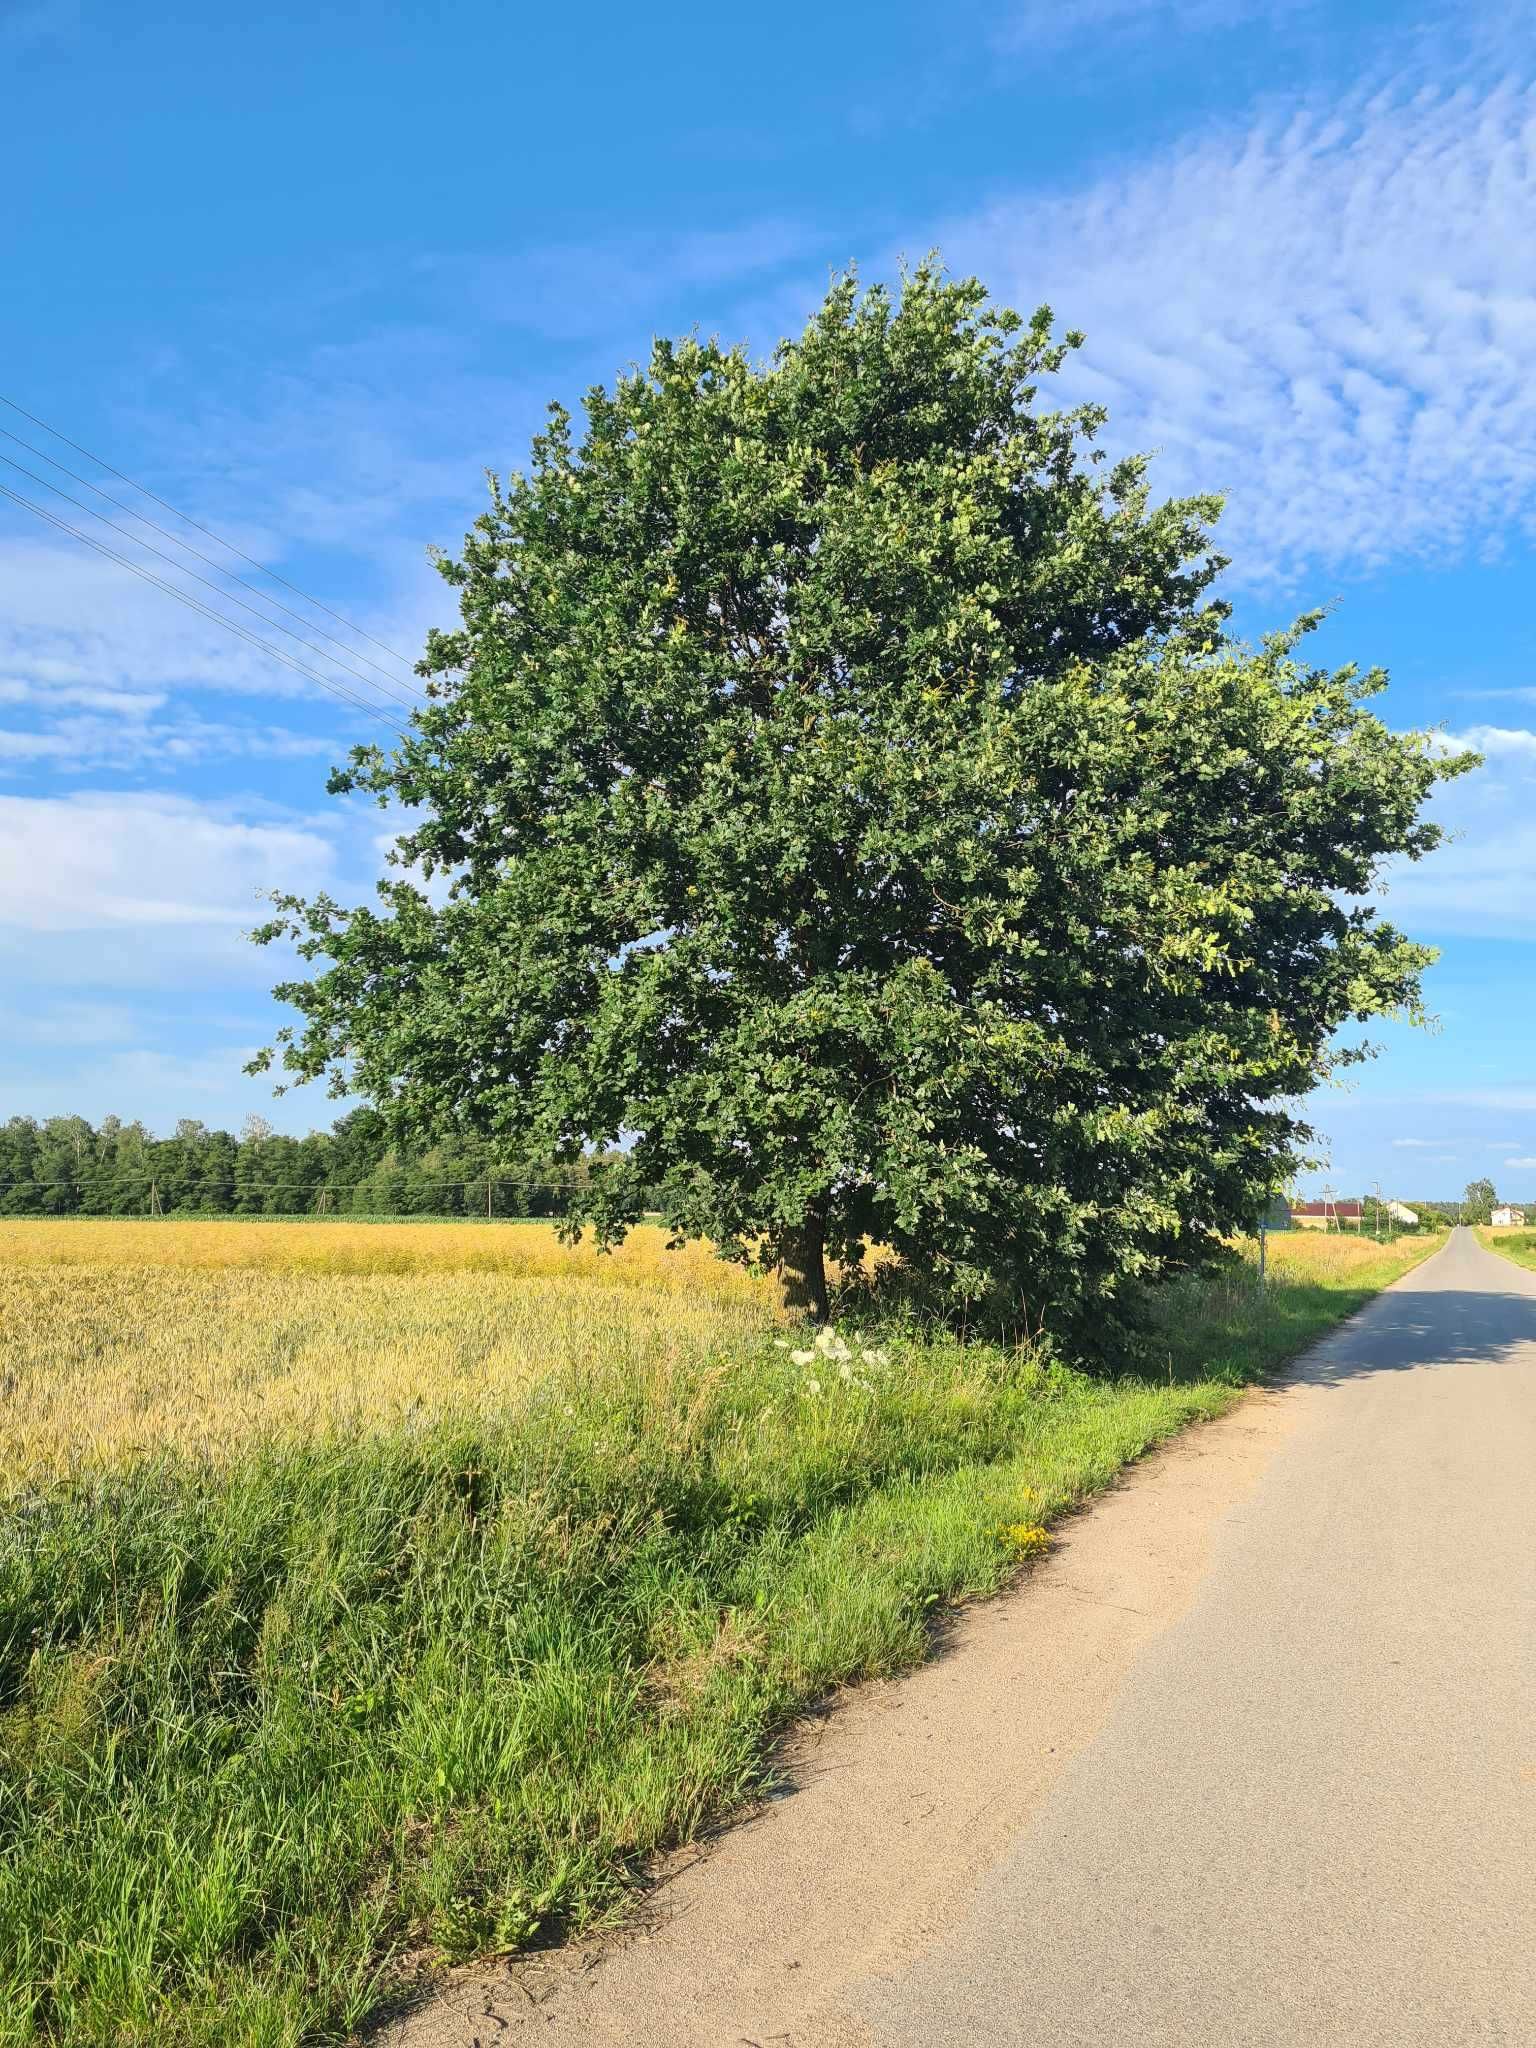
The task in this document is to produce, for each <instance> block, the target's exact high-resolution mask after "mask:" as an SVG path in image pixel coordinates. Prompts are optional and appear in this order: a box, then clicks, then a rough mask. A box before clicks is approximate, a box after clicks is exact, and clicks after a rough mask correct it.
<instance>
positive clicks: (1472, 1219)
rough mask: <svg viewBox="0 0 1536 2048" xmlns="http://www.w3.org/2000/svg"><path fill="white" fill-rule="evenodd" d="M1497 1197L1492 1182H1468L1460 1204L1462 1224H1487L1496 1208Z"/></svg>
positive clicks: (1484, 1180) (1485, 1180) (1486, 1180)
mask: <svg viewBox="0 0 1536 2048" xmlns="http://www.w3.org/2000/svg"><path fill="white" fill-rule="evenodd" d="M1498 1202H1499V1197H1498V1193H1497V1191H1496V1190H1495V1188H1494V1185H1493V1182H1492V1181H1491V1180H1488V1179H1486V1178H1485V1179H1482V1180H1469V1181H1468V1182H1467V1191H1466V1194H1465V1195H1464V1196H1463V1197H1462V1202H1461V1220H1462V1222H1463V1223H1487V1222H1489V1221H1490V1220H1491V1219H1492V1216H1493V1212H1494V1210H1495V1209H1496V1208H1497V1207H1498Z"/></svg>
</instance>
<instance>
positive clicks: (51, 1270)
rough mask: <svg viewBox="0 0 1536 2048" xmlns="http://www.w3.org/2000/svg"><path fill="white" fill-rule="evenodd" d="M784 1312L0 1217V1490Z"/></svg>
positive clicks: (518, 1244) (230, 1235) (499, 1269)
mask: <svg viewBox="0 0 1536 2048" xmlns="http://www.w3.org/2000/svg"><path fill="white" fill-rule="evenodd" d="M1243 1249H1244V1254H1245V1257H1246V1258H1247V1259H1248V1260H1250V1261H1252V1259H1253V1257H1254V1254H1255V1247H1254V1246H1253V1245H1252V1244H1248V1245H1246V1246H1245V1247H1244V1248H1243ZM1389 1256H1390V1255H1389ZM1382 1259H1383V1251H1382V1247H1380V1246H1378V1245H1377V1244H1375V1243H1374V1242H1373V1241H1372V1240H1370V1239H1369V1238H1364V1239H1362V1238H1356V1237H1344V1236H1337V1237H1322V1236H1315V1235H1312V1234H1310V1233H1301V1232H1297V1233H1294V1234H1282V1235H1278V1236H1274V1237H1272V1238H1271V1239H1270V1243H1269V1264H1270V1271H1271V1273H1272V1275H1274V1277H1275V1278H1276V1280H1278V1281H1285V1280H1292V1281H1296V1282H1301V1283H1305V1282H1307V1281H1316V1282H1318V1283H1320V1284H1322V1285H1323V1286H1325V1287H1326V1286H1333V1287H1340V1286H1344V1287H1347V1286H1349V1285H1351V1284H1353V1283H1354V1281H1355V1280H1356V1279H1358V1280H1360V1281H1364V1282H1367V1284H1379V1281H1380V1278H1381V1277H1384V1275H1383V1274H1382V1273H1377V1272H1376V1271H1375V1269H1377V1268H1378V1267H1380V1266H1381V1262H1382ZM1398 1269H1399V1268H1398V1267H1394V1268H1393V1270H1398ZM1222 1298H1223V1299H1224V1298H1225V1294H1224V1293H1223V1296H1222ZM1202 1299H1204V1297H1203V1296H1202ZM776 1301H777V1296H776V1292H775V1290H774V1288H773V1286H772V1284H771V1282H770V1281H769V1280H768V1279H767V1278H766V1277H762V1276H756V1275H753V1274H751V1273H749V1272H747V1271H746V1270H744V1269H743V1268H741V1267H738V1266H730V1265H725V1264H723V1263H722V1262H721V1261H720V1260H718V1259H716V1258H715V1257H714V1256H713V1255H712V1254H711V1252H710V1251H709V1249H708V1247H707V1246H705V1245H701V1244H693V1245H689V1246H687V1247H686V1248H684V1249H683V1250H680V1251H668V1250H667V1248H666V1233H665V1232H664V1231H662V1230H660V1229H657V1228H654V1227H652V1226H642V1227H640V1228H637V1229H636V1230H634V1231H633V1232H632V1233H631V1234H630V1236H629V1238H628V1239H627V1240H626V1242H625V1243H624V1244H623V1245H622V1246H620V1247H619V1249H618V1250H617V1251H615V1252H612V1253H600V1252H598V1251H597V1250H596V1249H595V1248H594V1247H593V1246H592V1245H591V1244H590V1243H583V1244H581V1245H577V1246H567V1245H562V1244H561V1243H560V1241H559V1240H558V1238H557V1237H556V1235H555V1232H554V1228H553V1226H551V1225H549V1224H540V1223H516V1224H510V1223H509V1224H491V1225H487V1224H478V1223H422V1224H412V1223H390V1224H378V1223H309V1222H274V1223H263V1222H260V1221H245V1220H238V1221H208V1222H202V1221H188V1222H181V1221H177V1222H163V1221H155V1222H133V1221H116V1220H111V1221H100V1222H98V1221H94V1220H75V1219H69V1220H63V1221H35V1220H30V1219H29V1220H11V1221H0V1492H3V1491H6V1490H10V1491H15V1490H17V1489H20V1488H24V1487H26V1486H29V1485H32V1484H35V1483H36V1482H37V1481H38V1480H40V1479H46V1478H50V1477H58V1476H62V1475H64V1474H66V1473H79V1472H82V1471H88V1470H90V1469H92V1468H100V1467H103V1466H113V1465H119V1464H122V1463H125V1462H129V1461H131V1460H133V1459H135V1458H139V1457H143V1456H146V1455H150V1454H153V1453H154V1452H157V1451H162V1450H176V1451H189V1452H198V1453H212V1454H215V1455H217V1454H219V1453H221V1452H225V1451H229V1450H232V1449H234V1448H236V1447H238V1446H240V1445H242V1444H250V1443H251V1442H253V1441H255V1440H258V1439H264V1438H270V1437H274V1436H281V1435H285V1434H287V1435H292V1434H299V1435H306V1436H313V1435H317V1434H320V1433H323V1432H330V1431H338V1430H349V1429H355V1428H357V1427H360V1426H371V1425H387V1424H389V1423H391V1422H396V1421H402V1420H409V1419H410V1418H412V1417H421V1418H426V1417H431V1416H441V1415H448V1414H453V1413H464V1414H474V1413H478V1414H485V1413H488V1412H492V1411H494V1410H495V1408H496V1407H497V1406H498V1405H499V1404H504V1403H506V1402H507V1401H508V1400H509V1399H511V1398H512V1397H514V1396H515V1395H517V1394H518V1393H519V1392H520V1391H522V1390H524V1389H526V1388H527V1387H528V1386H529V1385H530V1383H531V1382H532V1381H533V1380H534V1379H536V1378H537V1377H538V1376H539V1375H540V1374H541V1373H544V1372H549V1371H570V1370H573V1369H575V1370H580V1369H583V1368H587V1367H591V1368H597V1367H599V1366H600V1367H601V1368H602V1369H603V1370H605V1371H606V1370H611V1369H614V1368H617V1369H619V1370H621V1371H622V1370H626V1369H637V1370H639V1371H641V1372H647V1371H660V1372H663V1373H665V1372H666V1370H667V1369H668V1368H670V1367H675V1366H678V1365H683V1364H687V1363H690V1362H694V1361H702V1360H705V1359H709V1358H712V1357H717V1356H719V1355H720V1354H722V1353H723V1352H726V1351H729V1350H733V1349H737V1348H739V1347H740V1346H741V1345H742V1344H743V1343H750V1342H754V1341H758V1340H760V1338H761V1335H762V1333H763V1331H764V1329H765V1326H766V1325H767V1324H768V1323H769V1322H770V1321H771V1320H772V1318H773V1316H774V1314H775V1310H776Z"/></svg>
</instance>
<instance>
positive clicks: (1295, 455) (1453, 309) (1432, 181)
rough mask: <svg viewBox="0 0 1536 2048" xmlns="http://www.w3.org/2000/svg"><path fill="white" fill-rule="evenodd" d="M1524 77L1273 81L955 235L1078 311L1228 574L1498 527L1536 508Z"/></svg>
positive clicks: (1440, 544)
mask: <svg viewBox="0 0 1536 2048" xmlns="http://www.w3.org/2000/svg"><path fill="white" fill-rule="evenodd" d="M1533 143H1536V88H1533V87H1532V85H1531V84H1530V82H1529V80H1528V78H1527V77H1526V76H1525V75H1523V74H1522V73H1519V72H1511V73H1509V74H1508V75H1503V76H1497V75H1495V76H1490V77H1486V78H1483V79H1480V80H1476V81H1469V82H1466V83H1463V84H1460V85H1446V86H1437V85H1435V84H1434V83H1432V82H1427V81H1426V78H1425V76H1423V75H1421V74H1419V73H1417V72H1415V73H1414V74H1412V75H1404V76H1401V77H1400V78H1398V79H1397V80H1395V81H1393V82H1391V83H1388V84H1387V85H1385V86H1383V87H1380V88H1379V89H1372V90H1362V91H1359V92H1356V93H1355V94H1353V95H1351V96H1346V97H1345V98H1343V99H1339V98H1336V97H1327V98H1317V99H1311V98H1298V99H1295V100H1292V101H1289V102H1286V101H1284V100H1276V101H1274V102H1272V103H1271V104H1269V105H1268V106H1267V107H1265V108H1263V109H1260V110H1259V111H1258V113H1257V114H1256V115H1255V116H1253V117H1252V118H1250V119H1249V120H1247V121H1246V122H1243V123H1238V122H1231V123H1223V124H1221V125H1218V126H1215V127H1210V128H1207V129H1205V130H1203V131H1202V132H1199V133H1197V134H1195V135H1194V136H1192V137H1190V138H1188V139H1186V140H1184V141H1183V142H1181V143H1179V144H1177V145H1175V146H1174V147H1172V148H1169V149H1167V150H1165V151H1163V152H1162V153H1160V154H1157V155H1155V156H1153V157H1150V158H1147V159H1144V160H1142V161H1140V162H1138V163H1137V164H1135V165H1134V166H1132V167H1131V168H1129V169H1126V170H1125V171H1123V172H1120V173H1117V174H1116V175H1113V176H1110V177H1105V178H1101V179H1099V180H1097V181H1095V182H1093V183H1092V184H1090V185H1088V186H1087V187H1085V188H1083V189H1081V190H1078V191H1076V192H1069V193H1066V194H1063V195H1060V196H1056V197H1052V198H1049V199H1045V200H1040V199H1035V198H1012V199H1008V200H1004V201H1001V202H999V203H998V204H996V205H994V206H993V207H991V208H990V209H989V210H988V211H986V212H985V213H983V214H981V215H979V216H975V217H972V218H970V219H967V220H961V221H957V222H955V223H953V224H952V225H951V227H950V229H949V230H948V232H947V233H946V234H945V235H944V237H943V241H944V246H945V248H946V251H947V252H948V254H949V255H950V257H951V258H952V259H955V260H958V261H960V262H962V263H963V264H964V265H965V266H966V267H968V268H969V267H975V268H976V269H978V270H979V271H980V272H981V274H982V275H983V276H985V277H987V278H988V279H989V281H991V282H992V283H993V285H994V289H996V290H997V291H998V292H999V295H1000V296H1003V297H1005V298H1007V299H1010V300H1012V301H1013V302H1014V303H1015V304H1023V305H1033V304H1035V303H1038V302H1039V301H1041V300H1047V301H1049V302H1050V303H1051V304H1052V305H1053V306H1054V307H1055V308H1056V310H1057V312H1058V314H1059V316H1060V318H1061V320H1062V321H1063V323H1064V324H1070V325H1072V326H1075V327H1081V328H1083V329H1085V330H1086V332H1087V336H1088V345H1087V347H1086V349H1085V350H1084V351H1083V353H1082V355H1081V356H1080V357H1079V358H1077V359H1075V361H1074V363H1073V365H1072V368H1071V371H1070V383H1071V386H1072V388H1073V389H1074V390H1075V391H1076V392H1077V393H1078V395H1080V396H1082V397H1087V398H1094V399H1098V400H1102V401H1103V402H1104V403H1106V404H1107V405H1108V406H1109V408H1110V410H1111V418H1112V431H1113V434H1114V437H1115V440H1116V442H1117V443H1118V444H1121V445H1125V446H1130V447H1150V448H1153V449H1156V450H1157V451H1158V465H1157V471H1156V475H1157V479H1158V481H1159V483H1160V485H1161V486H1162V487H1163V488H1164V489H1167V490H1171V491H1182V490H1187V489H1205V490H1222V491H1225V492H1226V494H1227V500H1228V510H1227V516H1226V519H1225V521H1224V523H1223V528H1222V538H1223V542H1224V544H1225V546H1226V547H1227V549H1228V550H1229V551H1230V552H1231V554H1232V555H1233V557H1234V559H1235V564H1236V570H1235V573H1236V574H1237V575H1238V576H1239V577H1241V578H1244V579H1246V580H1249V581H1252V582H1256V583H1262V582H1265V581H1269V582H1282V583H1283V582H1287V581H1289V580H1291V579H1293V578H1294V577H1296V576H1297V575H1298V574H1299V573H1300V571H1301V570H1302V569H1303V568H1304V567H1307V566H1314V567H1315V566H1317V565H1338V566H1344V567H1348V568H1361V567H1369V566H1373V565H1377V564H1381V563H1385V562H1388V561H1391V560H1400V559H1402V558H1405V557H1410V558H1411V557H1419V558H1423V559H1429V560H1439V559H1448V558H1452V557H1455V556H1458V555H1463V554H1465V553H1467V552H1468V551H1478V550H1486V549H1496V548H1498V547H1500V546H1502V545H1505V544H1506V543H1507V541H1508V540H1509V537H1510V535H1511V534H1512V533H1513V532H1516V531H1519V530H1522V529H1523V530H1525V531H1526V532H1529V531H1530V530H1531V529H1532V527H1533V524H1536V379H1533V378H1532V377H1531V376H1530V373H1529V366H1530V362H1531V358H1532V353H1533V350H1536V236H1533V235H1532V234H1531V232H1530V223H1531V221H1532V219H1533V218H1536V147H1533Z"/></svg>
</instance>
